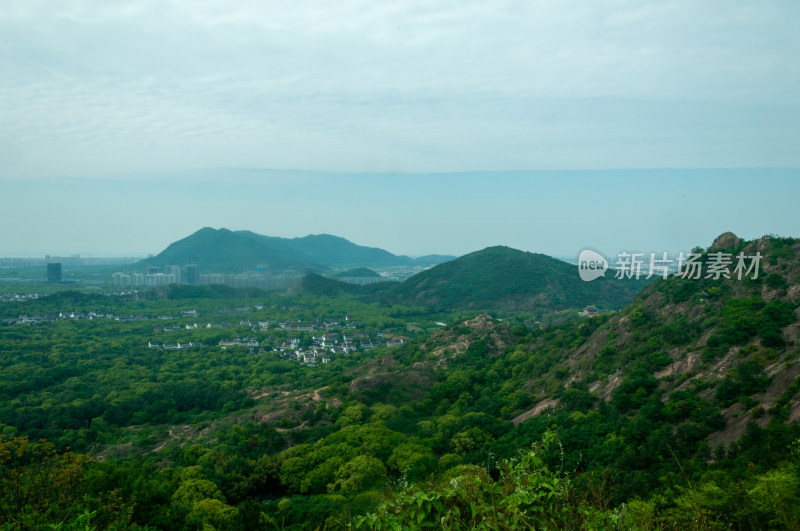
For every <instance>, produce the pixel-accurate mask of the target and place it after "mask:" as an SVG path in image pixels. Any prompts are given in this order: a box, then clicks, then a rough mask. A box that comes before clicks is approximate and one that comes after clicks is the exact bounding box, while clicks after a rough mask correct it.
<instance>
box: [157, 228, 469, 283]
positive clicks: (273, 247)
mask: <svg viewBox="0 0 800 531" xmlns="http://www.w3.org/2000/svg"><path fill="white" fill-rule="evenodd" d="M452 258H453V257H450V256H426V257H422V258H419V259H417V260H414V259H411V258H409V257H407V256H397V255H394V254H392V253H390V252H388V251H385V250H383V249H378V248H375V247H365V246H362V245H356V244H354V243H352V242H350V241H348V240H346V239H344V238H340V237H337V236H331V235H329V234H318V235H309V236H304V237H302V238H278V237H272V236H263V235H260V234H256V233H254V232H250V231H230V230H228V229H224V228H223V229H212V228H209V227H206V228H203V229H200V230H198V231H197V232H195V233H194V234H192V235H190V236H187V237H186V238H183V239H182V240H179V241H177V242H174V243H172V244H171V245H169V246H168V247H167V248H166V249H165V250H164V251H162V252H161V253H159V254H158V255H156V256H154V257H152V258H148V259H146V260H143V261H142V263H143V264H148V265H155V266H161V267H163V266H165V265H167V264H173V265H185V264H189V263H194V264H197V265H198V266H200V268H201V269H202V270H204V271H213V272H241V271H250V270H252V269H254V268H256V267H266V268H268V269H269V270H270V271H272V272H275V273H279V272H282V271H283V270H285V269H294V270H296V271H299V272H301V273H302V272H303V271H305V270H306V269H307V268H312V269H314V270H315V271H317V272H322V271H326V270H328V269H329V268H332V267H337V268H341V267H390V266H408V265H430V264H431V263H441V262H443V261H446V260H450V259H452Z"/></svg>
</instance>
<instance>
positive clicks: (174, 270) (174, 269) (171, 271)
mask: <svg viewBox="0 0 800 531" xmlns="http://www.w3.org/2000/svg"><path fill="white" fill-rule="evenodd" d="M164 273H166V274H167V275H172V276H173V278H172V279H170V281H169V283H170V284H180V283H181V266H178V265H168V266H167V267H165V268H164Z"/></svg>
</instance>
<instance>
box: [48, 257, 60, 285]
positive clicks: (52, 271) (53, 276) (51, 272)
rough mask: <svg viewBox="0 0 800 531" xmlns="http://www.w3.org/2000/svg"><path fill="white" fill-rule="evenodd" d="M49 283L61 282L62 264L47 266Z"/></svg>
mask: <svg viewBox="0 0 800 531" xmlns="http://www.w3.org/2000/svg"><path fill="white" fill-rule="evenodd" d="M47 281H48V282H61V262H52V263H49V264H47Z"/></svg>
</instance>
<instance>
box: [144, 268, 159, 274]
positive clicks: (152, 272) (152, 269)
mask: <svg viewBox="0 0 800 531" xmlns="http://www.w3.org/2000/svg"><path fill="white" fill-rule="evenodd" d="M159 272H160V271H159V269H158V266H150V267H148V268H147V274H148V275H156V274H158V273H159Z"/></svg>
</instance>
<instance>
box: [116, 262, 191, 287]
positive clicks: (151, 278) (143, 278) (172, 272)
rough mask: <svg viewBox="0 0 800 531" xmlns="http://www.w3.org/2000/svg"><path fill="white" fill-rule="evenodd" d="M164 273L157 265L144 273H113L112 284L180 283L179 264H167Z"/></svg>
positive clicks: (152, 284)
mask: <svg viewBox="0 0 800 531" xmlns="http://www.w3.org/2000/svg"><path fill="white" fill-rule="evenodd" d="M164 271H165V272H164V273H161V272H160V271H159V268H157V267H150V268H148V271H147V274H144V273H130V274H129V273H114V275H113V277H114V286H168V285H169V284H180V283H181V266H177V265H168V266H167V267H165V268H164Z"/></svg>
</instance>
